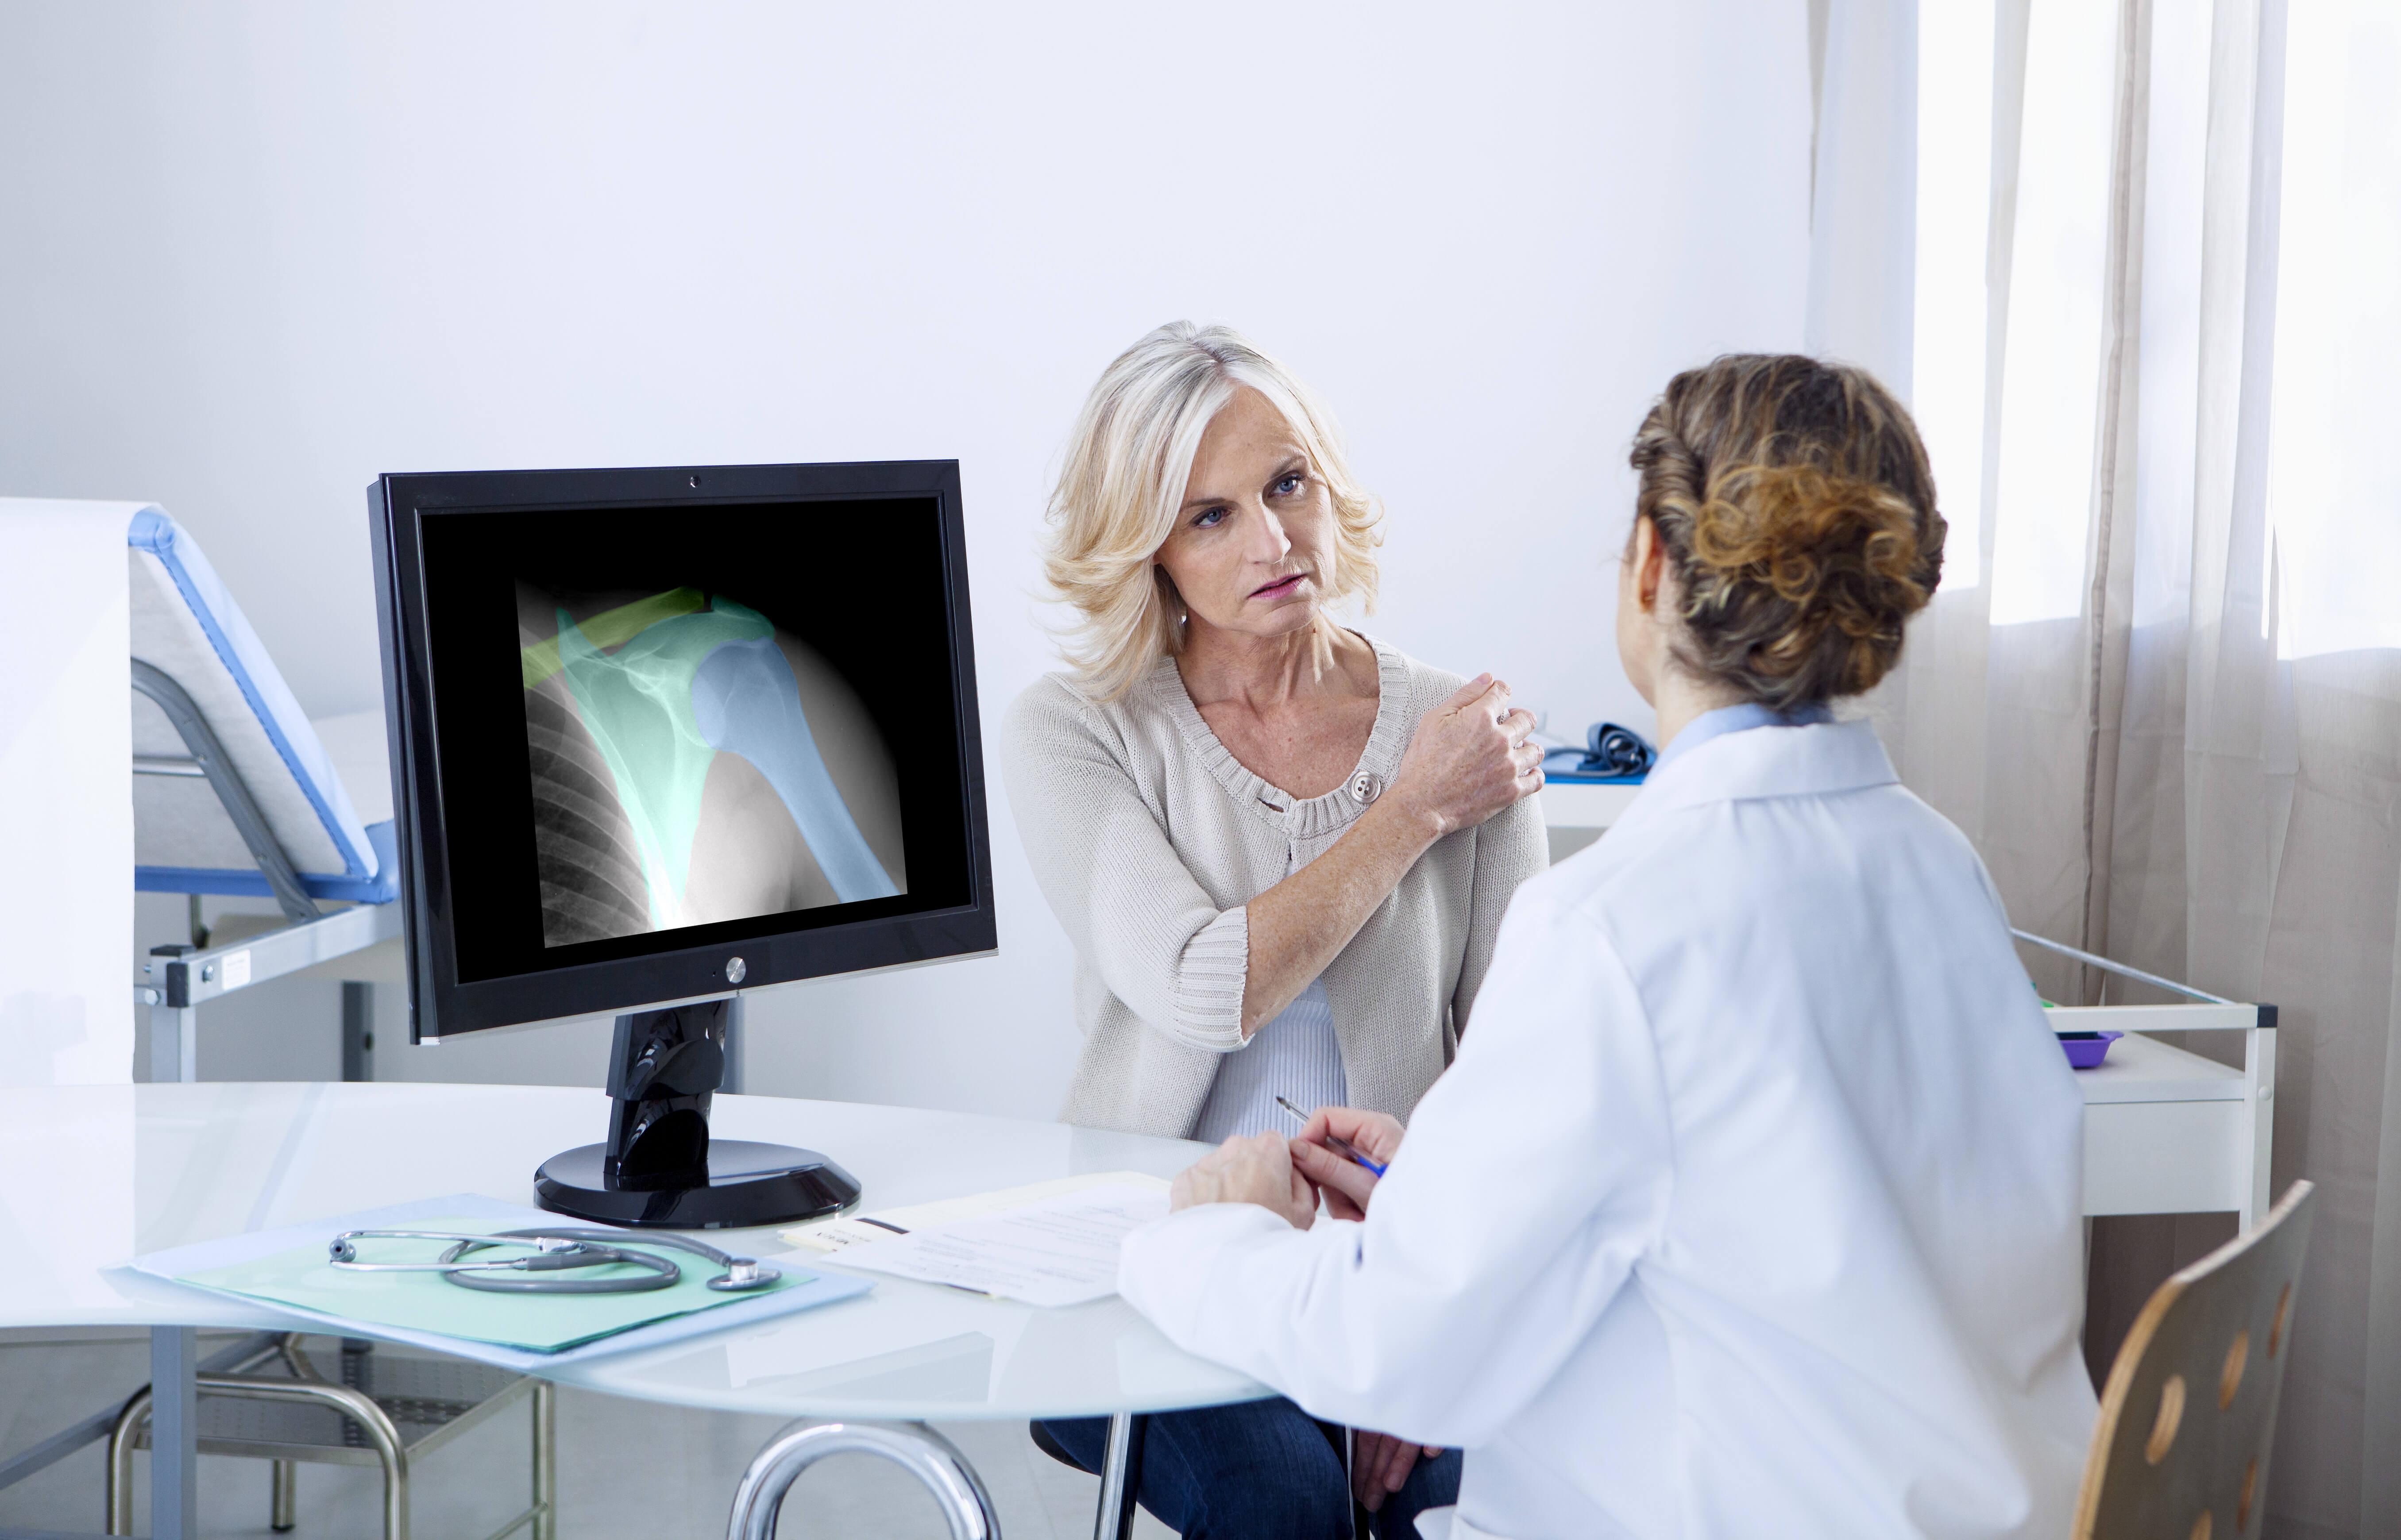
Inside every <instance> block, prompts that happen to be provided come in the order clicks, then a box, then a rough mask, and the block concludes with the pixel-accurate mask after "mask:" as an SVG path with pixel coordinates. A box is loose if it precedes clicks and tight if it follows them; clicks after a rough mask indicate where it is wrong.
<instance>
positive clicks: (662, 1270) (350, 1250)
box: [326, 1229, 782, 1294]
mask: <svg viewBox="0 0 2401 1540" xmlns="http://www.w3.org/2000/svg"><path fill="white" fill-rule="evenodd" d="M362 1240H409V1241H448V1242H450V1243H451V1244H450V1246H449V1247H448V1248H447V1249H446V1250H445V1251H443V1253H442V1254H441V1256H440V1257H439V1258H437V1259H436V1260H435V1261H430V1262H368V1261H360V1260H359V1255H358V1247H357V1243H358V1242H360V1241H362ZM627 1241H628V1237H626V1236H625V1235H624V1233H622V1232H620V1231H615V1230H565V1229H560V1230H548V1229H545V1230H503V1231H499V1232H496V1233H491V1234H487V1235H472V1234H461V1233H458V1232H455V1231H444V1230H346V1231H344V1232H342V1233H340V1234H338V1235H336V1236H335V1237H334V1238H333V1240H332V1241H330V1242H329V1243H327V1246H326V1251H327V1253H328V1257H329V1260H330V1261H331V1264H332V1265H333V1266H334V1267H336V1268H338V1269H340V1270H341V1271H343V1272H346V1273H436V1274H441V1275H442V1276H443V1277H445V1278H446V1279H447V1280H448V1281H450V1282H451V1283H454V1284H457V1285H458V1286H459V1287H460V1288H474V1289H481V1290H484V1291H485V1292H487V1293H499V1294H640V1293H647V1292H649V1291H651V1290H652V1289H659V1288H670V1287H672V1286H673V1285H674V1284H675V1282H676V1281H677V1280H678V1279H679V1278H680V1277H682V1276H683V1270H682V1269H681V1268H680V1267H678V1266H677V1265H676V1264H675V1263H674V1262H672V1261H668V1260H667V1259H666V1258H665V1257H660V1256H654V1255H652V1253H651V1252H649V1251H645V1250H637V1249H633V1248H632V1246H631V1245H628V1244H625V1243H627ZM632 1244H633V1245H638V1246H642V1247H665V1248H667V1249H670V1250H676V1251H688V1252H690V1253H692V1254H693V1255H694V1256H696V1257H702V1258H706V1259H707V1260H708V1261H713V1262H715V1263H717V1264H718V1266H720V1267H721V1268H723V1269H724V1271H723V1272H721V1273H720V1274H718V1275H717V1276H716V1277H714V1278H711V1279H709V1280H708V1287H709V1288H713V1289H717V1290H719V1291H720V1292H724V1293H741V1292H747V1291H748V1290H750V1289H755V1288H766V1287H767V1286H768V1285H770V1284H773V1283H774V1282H775V1280H776V1279H777V1278H779V1277H781V1276H782V1274H780V1273H779V1272H777V1271H776V1270H775V1268H772V1267H769V1266H767V1265H766V1264H765V1263H763V1262H761V1261H757V1260H756V1259H754V1258H750V1257H736V1256H733V1255H730V1254H728V1253H726V1252H723V1251H720V1250H719V1249H718V1248H717V1247H713V1246H709V1245H707V1244H705V1243H703V1242H700V1241H694V1240H690V1239H687V1238H685V1237H684V1236H681V1235H671V1234H657V1235H644V1236H642V1237H641V1238H640V1240H639V1241H638V1242H637V1243H632ZM506 1245H516V1246H526V1247H533V1248H534V1249H533V1251H532V1253H531V1254H530V1255H528V1256H523V1257H510V1258H505V1259H495V1260H493V1261H466V1260H464V1259H467V1258H470V1257H472V1256H473V1254H474V1253H475V1252H477V1251H481V1250H485V1249H487V1248H489V1247H496V1246H506ZM614 1265H622V1266H628V1267H635V1268H639V1269H641V1270H642V1271H641V1274H639V1275H638V1276H635V1277H630V1278H628V1277H615V1278H562V1277H555V1276H553V1277H544V1276H539V1275H528V1274H557V1273H564V1272H569V1271H573V1270H578V1269H582V1268H586V1267H608V1266H614ZM511 1274H514V1275H511Z"/></svg>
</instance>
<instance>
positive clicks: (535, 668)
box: [524, 588, 708, 689]
mask: <svg viewBox="0 0 2401 1540" xmlns="http://www.w3.org/2000/svg"><path fill="white" fill-rule="evenodd" d="M707 603H708V596H707V594H705V593H701V591H700V590H698V589H696V588H671V589H669V590H667V591H666V592H665V593H653V594H652V595H651V596H650V597H649V598H647V599H637V600H635V601H634V602H633V603H632V604H630V605H620V606H617V607H616V608H614V609H608V610H603V611H601V612H600V613H599V614H597V615H595V616H594V617H592V619H590V620H586V621H584V622H583V627H582V630H583V636H584V639H585V640H587V641H589V642H590V643H591V644H592V645H593V646H594V647H597V648H599V649H600V650H601V651H603V652H606V651H607V650H608V649H609V648H611V647H623V646H624V645H625V644H626V643H627V642H630V641H632V640H633V639H634V638H635V637H637V636H638V635H640V634H642V633H643V631H645V630H646V629H648V628H649V627H651V626H653V625H656V624H657V623H658V622H659V621H661V620H671V619H673V618H674V617H676V616H678V615H690V614H691V613H693V611H694V610H696V609H699V608H701V607H703V606H706V605H707ZM569 623H570V622H569V620H567V616H566V611H564V610H561V611H560V612H559V627H558V630H559V635H561V636H563V635H565V634H567V628H568V626H569ZM524 650H525V688H528V689H531V688H533V687H534V686H536V685H538V684H541V683H542V681H543V680H544V679H547V678H549V677H550V676H551V675H554V674H556V673H557V672H558V670H559V661H558V640H557V637H553V638H552V639H551V640H549V641H547V642H540V643H537V644H535V645H534V646H532V647H527V648H525V649H524Z"/></svg>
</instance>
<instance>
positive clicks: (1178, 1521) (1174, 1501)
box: [1042, 1397, 1460, 1540]
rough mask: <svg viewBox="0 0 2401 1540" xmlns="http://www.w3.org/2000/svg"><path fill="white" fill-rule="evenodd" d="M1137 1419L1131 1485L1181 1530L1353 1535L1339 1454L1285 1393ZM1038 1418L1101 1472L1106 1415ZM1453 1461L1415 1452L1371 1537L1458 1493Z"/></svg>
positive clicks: (1332, 1539) (1223, 1535)
mask: <svg viewBox="0 0 2401 1540" xmlns="http://www.w3.org/2000/svg"><path fill="white" fill-rule="evenodd" d="M1143 1421H1144V1423H1145V1424H1147V1429H1146V1433H1145V1434H1144V1437H1143V1445H1142V1489H1141V1491H1140V1492H1139V1493H1138V1494H1137V1495H1138V1496H1139V1497H1140V1498H1141V1501H1142V1506H1144V1507H1146V1508H1148V1509H1149V1510H1150V1513H1151V1517H1153V1518H1155V1519H1157V1520H1159V1522H1160V1523H1162V1524H1165V1525H1166V1526H1167V1527H1168V1528H1169V1529H1172V1530H1173V1531H1175V1533H1178V1534H1180V1535H1182V1536H1183V1537H1184V1540H1350V1534H1351V1486H1350V1482H1349V1481H1348V1480H1347V1479H1345V1478H1344V1476H1343V1474H1342V1461H1341V1458H1340V1457H1339V1456H1338V1455H1337V1454H1336V1453H1335V1451H1334V1444H1333V1442H1332V1441H1331V1440H1330V1439H1328V1438H1326V1436H1325V1433H1324V1430H1323V1429H1322V1428H1320V1427H1319V1426H1318V1425H1317V1424H1316V1423H1314V1422H1312V1421H1311V1420H1310V1416H1309V1413H1307V1412H1305V1411H1301V1410H1300V1408H1298V1407H1297V1406H1295V1405H1293V1404H1292V1403H1291V1402H1290V1401H1287V1400H1285V1399H1283V1397H1277V1398H1276V1399H1274V1400H1272V1401H1245V1402H1242V1404H1240V1405H1238V1406H1227V1407H1202V1408H1201V1409H1199V1410H1198V1411H1160V1412H1154V1413H1152V1414H1151V1415H1149V1416H1147V1417H1146V1418H1144V1419H1143ZM1042 1428H1043V1431H1044V1432H1046V1433H1048V1434H1050V1437H1051V1438H1055V1439H1057V1440H1058V1442H1059V1445H1060V1447H1061V1448H1062V1449H1064V1450H1065V1451H1067V1452H1068V1453H1070V1454H1072V1455H1074V1456H1075V1457H1076V1463H1077V1465H1082V1466H1083V1467H1084V1468H1085V1469H1086V1470H1088V1471H1091V1472H1092V1473H1094V1474H1095V1475H1097V1474H1099V1472H1100V1468H1101V1462H1102V1459H1103V1456H1104V1451H1105V1449H1106V1447H1107V1444H1108V1434H1109V1422H1108V1419H1107V1418H1105V1417H1074V1418H1063V1419H1061V1420H1060V1421H1057V1422H1049V1423H1044V1424H1042ZM1459 1466H1460V1455H1459V1451H1457V1450H1455V1449H1454V1450H1446V1451H1443V1453H1442V1455H1441V1456H1440V1457H1439V1458H1437V1459H1433V1460H1420V1461H1419V1462H1418V1464H1417V1468H1416V1469H1414V1470H1412V1471H1410V1472H1409V1479H1408V1480H1407V1481H1406V1482H1404V1483H1403V1484H1402V1487H1401V1490H1400V1491H1398V1492H1393V1494H1391V1495H1390V1496H1388V1497H1386V1498H1385V1499H1384V1503H1383V1506H1382V1507H1381V1508H1380V1509H1379V1510H1378V1511H1377V1512H1376V1513H1375V1514H1374V1515H1373V1516H1372V1517H1373V1519H1374V1524H1373V1526H1372V1532H1373V1533H1374V1534H1375V1535H1376V1537H1377V1540H1416V1535H1417V1528H1416V1522H1417V1516H1418V1514H1419V1513H1420V1511H1422V1510H1423V1509H1426V1508H1434V1507H1440V1506H1443V1505H1444V1504H1446V1503H1455V1502H1457V1501H1459Z"/></svg>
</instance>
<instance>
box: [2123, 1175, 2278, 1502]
mask: <svg viewBox="0 0 2401 1540" xmlns="http://www.w3.org/2000/svg"><path fill="white" fill-rule="evenodd" d="M2314 1191H2315V1189H2314V1188H2313V1187H2312V1185H2311V1184H2310V1183H2308V1182H2305V1181H2297V1182H2295V1183H2294V1184H2293V1185H2292V1186H2291V1187H2290V1188H2289V1189H2287V1190H2286V1191H2285V1193H2284V1198H2283V1200H2282V1201H2280V1202H2279V1203H2278V1204H2277V1205H2276V1206H2275V1207H2274V1209H2272V1210H2271V1212H2270V1213H2269V1215H2268V1218H2267V1219H2266V1220H2264V1221H2262V1222H2261V1223H2260V1224H2259V1226H2258V1227H2257V1229H2255V1230H2253V1231H2252V1232H2251V1233H2249V1234H2247V1235H2241V1236H2237V1237H2236V1238H2235V1239H2233V1240H2232V1241H2230V1242H2228V1243H2227V1244H2226V1245H2224V1246H2222V1247H2218V1248H2217V1249H2216V1251H2213V1252H2211V1253H2210V1254H2209V1255H2208V1256H2206V1257H2203V1258H2202V1260H2201V1261H2197V1262H2195V1263H2193V1264H2192V1265H2191V1266H2190V1267H2188V1268H2186V1269H2185V1270H2184V1271H2183V1272H2181V1273H2178V1274H2175V1276H2174V1277H2172V1278H2170V1279H2168V1281H2167V1282H2165V1283H2163V1284H2161V1285H2160V1287H2159V1291H2158V1292H2157V1293H2155V1294H2153V1295H2152V1296H2151V1298H2150V1302H2148V1303H2147V1304H2145V1305H2144V1306H2143V1313H2142V1315H2138V1316H2136V1317H2135V1319H2134V1326H2133V1330H2132V1331H2130V1332H2128V1333H2127V1335H2126V1342H2125V1345H2124V1346H2122V1347H2120V1349H2119V1350H2118V1361H2117V1362H2116V1363H2115V1364H2114V1365H2112V1366H2111V1367H2110V1370H2109V1383H2108V1385H2107V1387H2106V1389H2104V1390H2103V1391H2102V1393H2101V1418H2100V1422H2099V1424H2097V1425H2096V1426H2095V1427H2094V1428H2093V1430H2092V1452H2091V1453H2090V1455H2088V1456H2087V1458H2086V1460H2085V1465H2084V1488H2083V1492H2082V1493H2081V1494H2080V1495H2079V1498H2078V1501H2077V1506H2076V1530H2075V1540H2247V1537H2248V1536H2251V1535H2255V1534H2257V1533H2259V1525H2260V1521H2261V1518H2262V1516H2263V1514H2264V1512H2265V1510H2266V1508H2267V1497H2268V1447H2269V1444H2270V1442H2271V1440H2272V1439H2273V1438H2275V1436H2276V1402H2277V1400H2278V1398H2279V1397H2280V1396H2281V1395H2282V1392H2283V1389H2284V1362H2285V1359H2286V1358H2287V1357H2288V1356H2290V1354H2289V1351H2288V1350H2289V1348H2290V1347H2291V1344H2292V1340H2293V1309H2294V1305H2295V1302H2296V1301H2295V1296H2296V1293H2297V1291H2298V1287H2299V1284H2300V1277H2301V1261H2302V1258H2303V1257H2304V1256H2305V1255H2306V1254H2307V1253H2308V1251H2309V1246H2310V1197H2311V1194H2312V1192H2314Z"/></svg>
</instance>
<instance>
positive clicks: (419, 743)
mask: <svg viewBox="0 0 2401 1540" xmlns="http://www.w3.org/2000/svg"><path fill="white" fill-rule="evenodd" d="M885 497H909V498H926V497H931V498H933V499H934V500H935V502H936V504H937V507H938V510H939V513H938V522H939V525H940V538H941V550H942V556H941V559H942V566H943V576H944V581H945V583H946V586H947V594H946V604H945V613H946V615H947V616H948V619H949V625H950V636H949V655H950V663H951V669H952V678H953V680H954V683H955V688H954V690H953V697H954V702H955V708H956V711H957V721H956V724H955V726H956V729H957V743H958V745H959V783H960V790H961V795H962V796H963V797H964V798H965V801H966V810H965V811H966V820H965V829H966V835H967V843H968V846H969V851H968V857H967V878H968V888H967V893H968V901H967V903H966V904H963V905H957V906H949V907H945V908H941V909H937V910H932V911H928V912H925V913H920V914H912V915H900V916H886V917H880V918H877V919H873V920H862V921H858V922H857V923H852V924H838V925H824V926H819V927H816V928H810V929H803V930H797V931H793V932H789V933H785V934H776V935H769V936H763V937H759V938H755V939H752V940H748V941H745V942H743V943H741V944H740V946H739V947H738V948H736V949H735V950H738V954H739V955H740V956H741V958H742V959H743V961H744V964H745V967H746V970H747V971H746V972H745V974H744V976H743V978H742V981H741V988H745V989H750V988H761V987H764V986H767V985H771V984H787V983H790V982H793V981H795V980H798V979H803V978H819V977H823V976H825V975H827V974H842V973H858V972H864V971H869V970H873V969H878V968H889V967H897V966H901V965H904V964H908V963H915V962H928V961H940V960H942V959H946V958H954V957H965V956H971V955H974V954H977V953H981V952H990V951H992V950H993V949H994V948H995V947H996V945H997V943H998V928H997V921H996V919H995V913H994V906H993V891H992V842H991V835H990V824H989V819H988V815H987V811H986V806H985V795H984V773H983V749H982V743H983V738H982V732H981V726H980V714H979V712H978V708H977V701H976V686H975V679H976V674H975V641H974V635H973V625H972V621H971V616H970V610H969V606H968V597H967V532H966V523H965V519H964V517H963V514H962V511H961V507H960V501H959V466H958V462H957V461H956V460H869V461H856V462H850V463H835V464H817V465H714V466H711V465H686V466H650V467H638V468H626V469H609V470H490V471H450V472H432V473H417V474H387V475H383V476H379V477H377V479H376V481H375V483H374V484H372V485H371V486H369V487H368V489H367V505H368V511H369V540H370V544H371V546H372V548H373V551H374V557H375V569H376V572H375V577H376V619H377V634H378V636H379V639H380V642H381V647H382V652H383V679H384V702H385V708H384V720H385V726H386V730H387V733H388V735H389V741H390V745H391V765H392V812H393V817H394V820H395V822H396V825H397V827H396V833H397V834H398V837H399V838H398V847H399V852H400V860H401V865H402V871H401V874H400V905H401V923H402V930H403V934H404V938H403V946H404V947H405V957H406V960H407V973H408V980H409V1041H410V1042H411V1043H421V1042H424V1041H427V1040H429V1039H435V1038H442V1037H448V1036H453V1035H456V1034H458V1033H461V1032H471V1031H480V1030H484V1029H489V1028H495V1027H510V1026H518V1025H522V1024H524V1023H527V1022H534V1021H554V1020H560V1019H564V1018H569V1017H573V1016H585V1015H604V1014H609V1013H613V1012H623V1011H633V1010H639V1009H643V1008H646V1007H649V1006H653V1005H658V1004H665V1003H667V1002H675V1001H682V1000H692V999H697V998H704V997H707V996H709V995H715V994H724V993H727V992H729V991H730V990H732V989H733V988H734V984H733V983H732V982H731V981H729V980H728V979H727V977H726V974H725V966H726V962H727V961H728V957H729V948H728V947H727V946H726V945H724V944H723V943H712V944H710V945H707V946H695V947H680V948H677V949H675V950H671V951H662V952H655V953H652V954H650V955H647V956H643V957H637V958H619V959H613V960H610V961H596V962H588V963H582V964H576V965H570V966H568V967H561V968H553V969H544V970H542V971H539V972H535V973H529V974H514V975H509V976H504V977H500V978H491V979H484V980H477V981H471V982H463V983H462V982H461V981H460V977H459V968H458V949H457V941H456V936H455V934H454V931H453V928H452V914H451V906H450V903H449V896H448V895H449V893H451V891H452V873H451V872H450V870H449V844H448V841H447V839H446V838H445V835H446V828H445V824H444V819H443V810H442V803H441V795H440V788H441V778H440V774H439V765H440V760H439V755H438V749H437V743H436V739H435V733H434V722H435V714H434V710H433V707H434V704H435V700H434V692H433V683H432V669H431V651H430V648H429V647H428V636H427V630H428V625H427V621H428V611H427V606H426V596H425V569H424V546H423V540H422V532H423V521H424V519H425V518H426V516H428V515H429V514H431V515H434V516H440V515H442V514H446V513H450V514H455V513H464V512H471V511H472V512H489V511H528V510H538V509H542V508H549V507H576V508H586V509H589V508H598V507H609V506H625V507H639V506H665V505H671V504H683V505H689V506H693V507H696V508H697V507H722V506H725V505H727V504H734V503H746V502H792V501H858V500H869V499H876V498H885Z"/></svg>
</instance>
